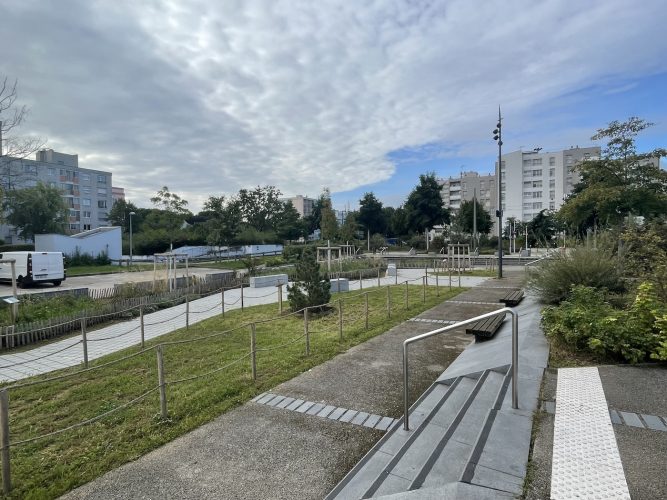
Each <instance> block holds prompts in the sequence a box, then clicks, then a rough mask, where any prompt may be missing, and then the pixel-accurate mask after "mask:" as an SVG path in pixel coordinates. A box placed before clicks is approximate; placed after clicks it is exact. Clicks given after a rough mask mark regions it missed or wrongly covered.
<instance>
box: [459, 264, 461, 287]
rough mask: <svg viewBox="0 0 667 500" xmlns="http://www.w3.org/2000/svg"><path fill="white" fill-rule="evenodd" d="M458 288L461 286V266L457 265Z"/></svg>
mask: <svg viewBox="0 0 667 500" xmlns="http://www.w3.org/2000/svg"><path fill="white" fill-rule="evenodd" d="M459 288H461V266H459Z"/></svg>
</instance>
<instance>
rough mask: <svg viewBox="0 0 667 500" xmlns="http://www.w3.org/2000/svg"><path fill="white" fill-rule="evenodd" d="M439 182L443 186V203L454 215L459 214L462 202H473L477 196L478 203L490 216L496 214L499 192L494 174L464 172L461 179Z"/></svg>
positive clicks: (455, 178)
mask: <svg viewBox="0 0 667 500" xmlns="http://www.w3.org/2000/svg"><path fill="white" fill-rule="evenodd" d="M438 182H439V183H440V185H441V191H440V192H441V194H442V201H443V203H444V205H445V207H447V208H448V209H449V210H450V211H451V213H452V214H455V213H456V212H458V210H459V208H461V203H462V202H464V201H472V199H473V197H474V196H475V194H476V196H477V201H478V202H479V203H481V204H482V206H483V207H484V208H485V209H486V211H487V212H489V214H491V215H493V214H494V213H495V211H496V200H497V199H498V190H497V187H496V177H495V176H494V175H493V174H487V175H480V174H478V173H477V172H462V173H461V175H460V176H459V177H450V178H449V179H438Z"/></svg>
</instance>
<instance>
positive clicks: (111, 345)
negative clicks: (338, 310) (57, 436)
mask: <svg viewBox="0 0 667 500" xmlns="http://www.w3.org/2000/svg"><path fill="white" fill-rule="evenodd" d="M421 276H423V270H421V269H401V270H399V276H398V282H399V283H400V282H401V281H405V280H416V281H411V284H412V285H421V284H422V282H421V280H418V278H419V277H421ZM485 279H486V278H477V277H463V278H462V279H461V286H463V287H469V286H475V285H477V284H479V283H481V282H482V281H484V280H485ZM395 282H396V279H395V278H394V277H386V278H380V284H381V285H382V286H386V285H392V284H394V283H395ZM428 282H429V285H435V284H436V278H435V277H433V276H430V277H429V281H428ZM438 282H439V285H440V286H442V287H445V286H447V287H448V286H449V281H448V278H447V277H442V276H441V277H439V279H438ZM377 284H378V279H377V278H370V279H364V280H363V282H362V284H361V285H360V283H359V281H351V282H350V290H359V289H360V286H361V287H362V288H364V289H366V288H371V287H374V286H377ZM452 286H453V287H456V286H458V277H457V278H456V279H454V278H452ZM283 294H284V295H283V299H284V300H286V299H287V296H286V293H285V291H283ZM221 298H222V296H221V295H220V294H216V295H210V296H208V297H204V298H202V299H197V300H193V301H191V302H190V305H189V307H190V314H189V323H190V324H191V325H193V324H195V323H198V322H200V321H204V320H205V319H208V318H212V317H214V316H217V315H219V314H220V313H221V312H222V303H221ZM243 302H244V306H245V307H250V306H255V305H260V304H271V303H277V302H278V290H277V288H275V287H271V288H244V289H243ZM240 307H241V289H240V288H235V289H232V290H227V291H225V311H229V310H233V309H239V308H240ZM185 326H186V318H185V304H179V305H177V306H174V307H170V308H167V309H162V310H160V311H157V312H154V313H150V314H146V315H145V316H144V335H145V338H146V340H150V339H153V338H156V337H160V336H162V335H165V334H167V333H170V332H173V331H174V330H178V329H179V328H185ZM87 340H88V359H89V360H90V361H92V360H94V359H97V358H100V357H102V356H105V355H107V354H111V353H114V352H117V351H120V350H122V349H125V348H127V347H130V346H136V345H137V344H139V343H140V341H141V332H140V322H139V318H134V319H131V320H128V321H125V322H122V323H116V324H113V325H110V326H107V327H104V328H100V329H97V330H94V331H91V332H88V333H87ZM82 363H83V346H82V342H81V336H80V335H78V336H72V337H68V338H65V339H63V340H59V341H56V342H52V343H50V344H47V345H43V346H41V347H36V348H34V349H30V350H27V351H20V352H9V353H8V354H2V355H0V382H11V381H16V380H20V379H23V378H26V377H30V376H33V375H39V374H42V373H48V372H51V371H54V370H60V369H62V368H69V367H72V366H77V365H79V364H82Z"/></svg>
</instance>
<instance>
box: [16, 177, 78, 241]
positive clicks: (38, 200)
mask: <svg viewBox="0 0 667 500" xmlns="http://www.w3.org/2000/svg"><path fill="white" fill-rule="evenodd" d="M5 209H6V210H8V211H9V215H8V216H7V222H9V223H10V224H11V225H13V226H15V227H16V229H17V230H18V235H19V236H20V237H21V238H23V239H24V240H34V239H35V235H36V234H46V233H64V232H65V231H64V229H65V225H66V224H67V221H68V216H69V208H68V207H67V205H66V204H65V202H64V201H63V199H62V197H61V193H60V191H59V190H58V189H56V188H53V187H49V186H47V185H46V184H44V183H41V182H40V183H38V184H37V186H35V187H31V188H25V189H18V190H12V191H10V192H9V193H8V196H7V200H6V202H5Z"/></svg>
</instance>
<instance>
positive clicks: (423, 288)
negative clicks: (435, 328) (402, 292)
mask: <svg viewBox="0 0 667 500" xmlns="http://www.w3.org/2000/svg"><path fill="white" fill-rule="evenodd" d="M422 283H423V286H422V302H423V303H424V304H425V303H426V276H424V277H423V278H422Z"/></svg>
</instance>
